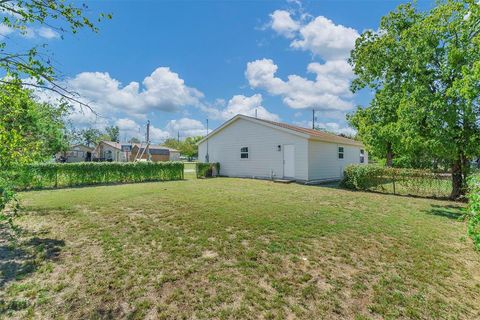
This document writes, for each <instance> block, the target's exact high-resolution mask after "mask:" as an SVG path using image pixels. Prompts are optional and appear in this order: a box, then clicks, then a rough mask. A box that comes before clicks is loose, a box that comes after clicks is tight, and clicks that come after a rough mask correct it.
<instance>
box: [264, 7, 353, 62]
mask: <svg viewBox="0 0 480 320" xmlns="http://www.w3.org/2000/svg"><path fill="white" fill-rule="evenodd" d="M305 17H309V15H302V18H300V19H298V20H295V19H293V18H292V16H291V13H290V12H289V11H285V10H276V11H274V12H273V13H272V14H271V15H270V18H271V22H270V26H271V28H272V30H274V31H275V32H276V33H277V34H279V35H282V36H284V37H286V38H289V39H292V42H291V43H290V46H291V47H292V48H295V49H299V50H304V51H310V52H312V53H313V54H314V55H317V56H319V57H321V58H322V59H324V60H339V59H346V58H348V57H349V55H350V51H351V50H352V49H353V48H354V47H355V40H356V39H357V38H358V37H359V33H358V31H357V30H355V29H353V28H350V27H345V26H343V25H340V24H335V23H334V22H333V21H332V20H330V19H328V18H326V17H324V16H318V17H316V18H314V19H309V20H310V21H306V20H305Z"/></svg>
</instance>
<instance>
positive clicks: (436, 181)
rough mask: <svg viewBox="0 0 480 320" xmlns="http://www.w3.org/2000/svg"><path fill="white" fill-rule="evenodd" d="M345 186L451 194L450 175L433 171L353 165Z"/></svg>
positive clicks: (343, 184) (437, 194)
mask: <svg viewBox="0 0 480 320" xmlns="http://www.w3.org/2000/svg"><path fill="white" fill-rule="evenodd" d="M342 186H343V187H345V188H348V189H353V190H364V191H376V192H383V193H393V194H402V195H414V196H422V197H440V198H445V197H448V196H449V195H450V191H451V181H450V175H449V174H444V173H435V172H432V171H430V170H419V169H403V168H389V167H381V166H378V165H349V166H347V167H346V168H345V170H344V178H343V180H342Z"/></svg>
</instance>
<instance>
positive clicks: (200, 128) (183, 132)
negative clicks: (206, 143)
mask: <svg viewBox="0 0 480 320" xmlns="http://www.w3.org/2000/svg"><path fill="white" fill-rule="evenodd" d="M115 125H117V126H118V128H119V129H120V136H121V138H122V139H123V138H124V137H126V138H127V140H128V139H130V138H132V137H136V138H139V139H140V140H141V141H144V140H145V132H146V126H145V125H141V124H139V123H137V122H136V121H134V120H132V119H129V118H121V119H118V120H117V121H116V122H115ZM206 132H207V130H206V128H205V126H204V125H203V124H202V123H201V122H200V121H198V120H195V119H190V118H181V119H176V120H170V121H168V123H167V125H166V126H165V127H164V128H158V127H156V126H154V125H151V126H150V140H151V142H152V143H155V144H157V143H162V142H163V141H164V140H165V139H168V138H176V137H177V134H178V133H180V138H181V139H184V138H186V137H191V136H202V135H205V134H206Z"/></svg>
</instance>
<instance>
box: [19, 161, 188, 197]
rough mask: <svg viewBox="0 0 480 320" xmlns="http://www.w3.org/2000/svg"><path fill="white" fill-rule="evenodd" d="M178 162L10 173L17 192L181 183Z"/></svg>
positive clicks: (55, 166)
mask: <svg viewBox="0 0 480 320" xmlns="http://www.w3.org/2000/svg"><path fill="white" fill-rule="evenodd" d="M183 170H184V166H183V163H181V162H156V163H153V162H81V163H48V164H31V165H25V166H21V167H17V168H16V170H15V171H14V172H13V182H14V187H15V189H17V190H28V189H43V188H58V187H73V186H84V185H95V184H108V183H132V182H144V181H167V180H181V179H183Z"/></svg>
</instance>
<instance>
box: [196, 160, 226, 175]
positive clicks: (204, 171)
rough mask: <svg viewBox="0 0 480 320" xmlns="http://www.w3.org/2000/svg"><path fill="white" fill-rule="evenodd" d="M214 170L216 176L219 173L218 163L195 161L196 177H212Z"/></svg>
mask: <svg viewBox="0 0 480 320" xmlns="http://www.w3.org/2000/svg"><path fill="white" fill-rule="evenodd" d="M214 169H215V170H216V174H215V175H216V176H218V175H219V174H220V163H218V162H215V163H202V162H197V163H196V164H195V172H196V173H197V178H209V177H213V175H214V172H213V170H214Z"/></svg>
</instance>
